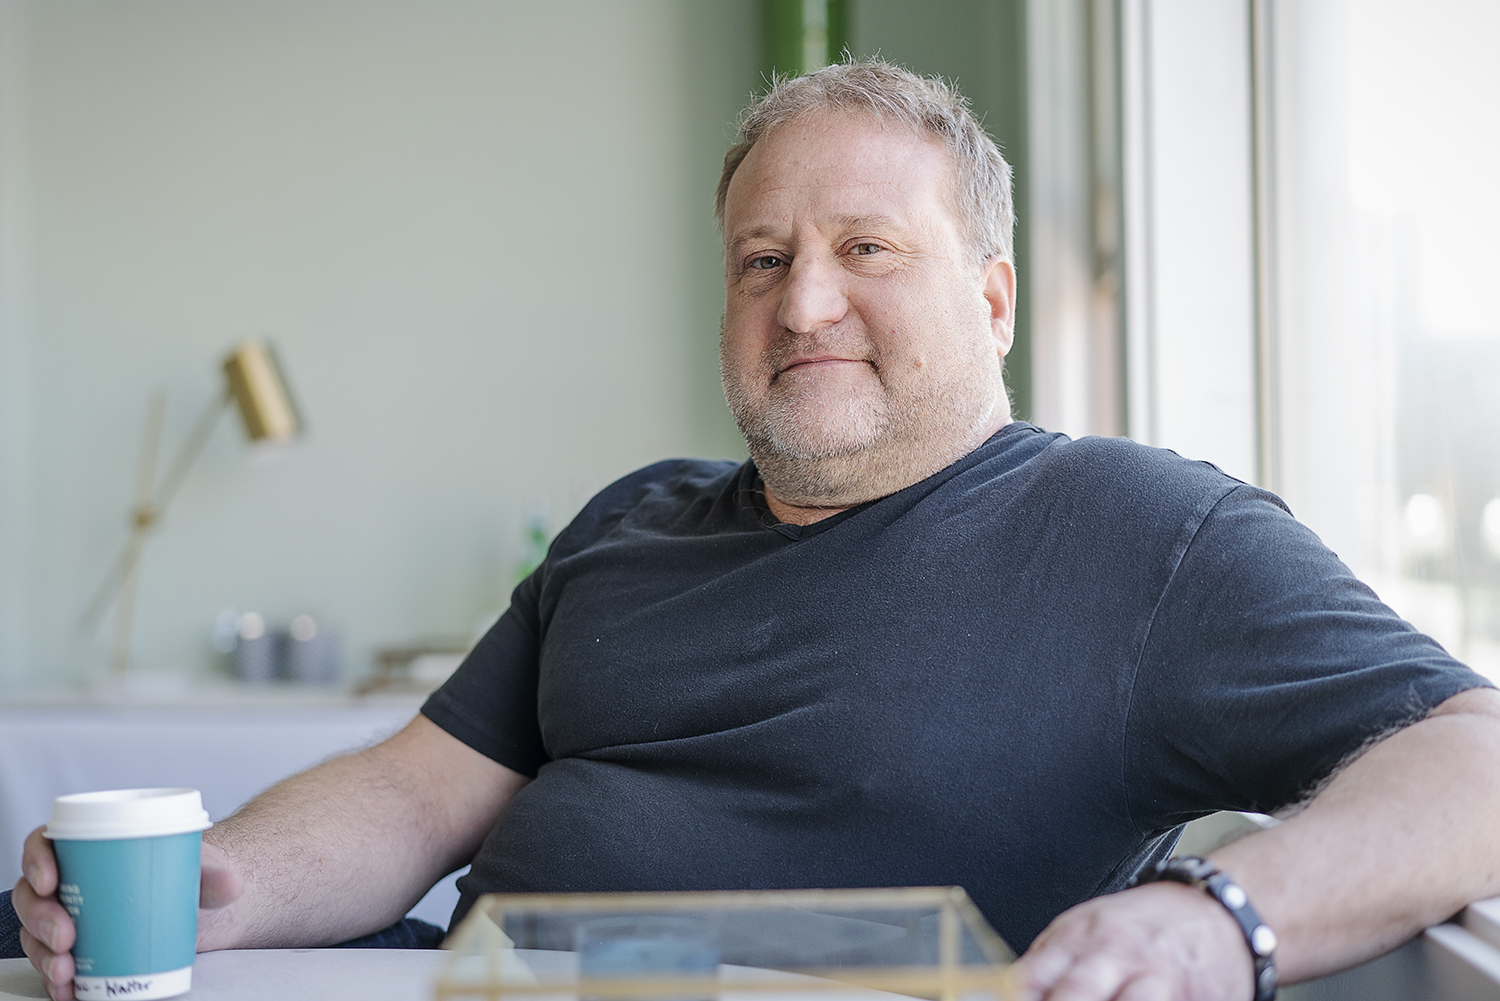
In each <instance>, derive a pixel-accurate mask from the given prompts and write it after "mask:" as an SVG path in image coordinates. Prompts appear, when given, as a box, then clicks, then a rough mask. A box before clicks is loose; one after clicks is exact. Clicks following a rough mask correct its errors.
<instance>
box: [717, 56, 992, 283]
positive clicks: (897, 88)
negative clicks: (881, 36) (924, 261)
mask: <svg viewBox="0 0 1500 1001" xmlns="http://www.w3.org/2000/svg"><path fill="white" fill-rule="evenodd" d="M823 111H831V112H838V113H841V114H864V115H871V116H873V117H875V118H877V119H881V120H891V121H895V122H899V123H900V124H902V125H905V126H907V127H909V128H910V129H911V130H912V131H913V132H915V133H917V134H919V135H924V134H925V135H930V136H932V137H933V138H934V139H937V140H938V141H939V142H941V143H942V144H943V146H944V147H945V148H946V149H947V150H948V152H949V153H950V154H951V155H952V157H953V170H954V177H955V179H956V182H957V183H956V187H955V197H956V202H957V204H956V205H955V206H954V208H955V209H956V211H957V213H958V218H959V221H960V222H961V223H962V224H963V228H964V230H965V232H964V236H965V240H966V242H967V244H968V248H969V254H970V257H972V258H973V261H974V263H975V264H982V263H983V262H984V261H986V260H988V259H990V258H992V257H1000V258H1003V259H1005V260H1007V261H1013V260H1015V257H1014V254H1013V252H1012V246H1011V231H1012V230H1013V229H1014V227H1015V221H1016V215H1015V209H1014V207H1013V206H1012V203H1011V171H1010V164H1008V163H1006V162H1005V157H1004V156H1002V155H1001V154H1000V147H998V146H996V145H995V141H994V140H993V139H991V138H990V137H989V134H988V133H987V132H985V131H984V127H983V126H982V125H980V124H979V121H978V119H976V118H975V117H974V113H973V112H972V111H970V110H969V102H968V101H967V100H966V99H965V98H964V96H963V95H962V94H960V93H959V92H958V91H957V90H955V89H954V88H953V87H951V86H949V85H948V84H946V83H944V82H943V81H942V80H941V79H938V78H936V77H920V76H917V75H916V74H915V73H912V72H910V71H908V70H904V69H902V68H901V67H899V66H895V65H892V64H891V63H888V62H885V61H884V60H881V59H871V60H866V61H861V62H852V61H851V62H846V63H840V64H838V65H836V66H826V67H824V68H823V69H820V70H816V71H815V72H812V73H809V74H807V75H806V76H799V77H781V78H778V79H776V80H773V81H772V85H771V89H770V91H769V92H768V93H767V94H766V95H765V96H764V97H761V98H759V99H757V100H755V101H752V102H751V103H750V106H749V107H747V108H746V109H745V111H744V113H743V114H741V115H740V122H739V126H740V128H739V131H740V141H739V142H738V143H736V144H735V145H734V146H733V147H732V148H731V149H730V150H729V152H728V153H726V154H724V170H723V172H722V173H721V174H720V175H719V190H718V194H717V196H716V197H715V200H714V218H715V219H717V220H718V222H719V226H720V227H721V228H722V227H723V225H724V200H725V198H726V197H727V196H728V194H729V182H730V180H731V179H732V178H733V177H734V172H735V171H736V170H738V169H739V166H740V164H741V163H743V162H744V160H745V157H746V156H748V155H749V153H750V150H751V149H753V148H754V147H755V144H756V143H758V142H760V141H761V140H762V139H764V138H765V137H766V136H768V135H770V134H771V133H772V132H774V131H775V130H776V129H778V128H780V127H782V126H783V125H790V124H791V123H792V122H794V121H796V120H798V119H799V118H802V117H803V116H805V115H810V114H815V113H817V112H823Z"/></svg>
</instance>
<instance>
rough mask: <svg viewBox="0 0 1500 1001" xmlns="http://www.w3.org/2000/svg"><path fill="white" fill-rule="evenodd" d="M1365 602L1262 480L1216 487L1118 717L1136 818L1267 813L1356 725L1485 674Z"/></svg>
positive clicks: (1391, 722) (1363, 726)
mask: <svg viewBox="0 0 1500 1001" xmlns="http://www.w3.org/2000/svg"><path fill="white" fill-rule="evenodd" d="M1487 684H1488V682H1486V681H1485V680H1484V679H1483V678H1482V677H1480V676H1479V675H1477V674H1475V673H1473V672H1472V671H1470V670H1469V669H1468V668H1466V667H1464V666H1463V665H1462V664H1460V663H1459V662H1458V661H1456V660H1454V659H1453V658H1452V657H1450V656H1449V655H1448V654H1447V652H1446V651H1444V650H1443V648H1442V647H1441V646H1439V645H1438V643H1437V642H1436V641H1434V640H1432V639H1430V638H1428V637H1427V636H1425V635H1423V634H1422V633H1420V632H1418V631H1417V630H1416V629H1415V628H1413V627H1412V626H1411V625H1410V624H1408V623H1406V622H1404V621H1403V620H1401V619H1400V618H1399V617H1398V616H1397V615H1396V614H1395V613H1394V612H1392V611H1391V610H1390V609H1389V608H1388V607H1386V606H1385V605H1384V604H1382V603H1381V601H1380V600H1379V599H1378V598H1377V597H1376V595H1375V593H1374V592H1373V591H1372V590H1370V588H1369V587H1367V586H1366V585H1365V584H1363V583H1361V582H1360V581H1359V580H1358V579H1357V578H1356V577H1355V576H1354V575H1353V573H1352V572H1351V571H1350V570H1349V569H1348V568H1347V567H1346V566H1344V564H1343V563H1342V562H1341V561H1340V560H1339V559H1338V557H1337V556H1335V555H1334V554H1333V553H1332V552H1331V551H1329V549H1328V548H1327V547H1326V546H1324V545H1323V544H1322V542H1321V541H1320V540H1319V539H1318V537H1317V536H1316V535H1315V534H1314V533H1313V532H1312V531H1311V530H1309V529H1308V528H1306V527H1305V526H1303V525H1301V524H1299V523H1298V522H1297V521H1295V520H1294V519H1293V518H1292V517H1291V515H1290V514H1288V513H1287V512H1286V510H1285V508H1284V507H1282V506H1281V504H1280V502H1279V501H1277V500H1276V499H1275V498H1274V497H1273V496H1272V495H1270V494H1266V493H1264V492H1262V491H1259V490H1256V489H1255V488H1253V487H1246V486H1241V487H1237V488H1235V489H1233V490H1231V491H1230V492H1229V493H1228V494H1226V495H1225V496H1224V497H1223V498H1222V499H1221V500H1220V501H1219V503H1218V504H1217V505H1216V506H1215V507H1214V508H1213V509H1212V510H1211V511H1210V512H1209V514H1208V516H1207V517H1206V518H1205V519H1204V521H1203V522H1202V524H1201V525H1200V526H1199V527H1198V529H1197V531H1196V533H1195V535H1194V536H1193V539H1192V541H1191V542H1190V544H1189V545H1188V546H1187V548H1186V550H1185V551H1184V554H1183V557H1182V561H1181V563H1180V564H1179V566H1178V567H1177V569H1176V571H1175V572H1174V573H1173V574H1172V577H1171V579H1170V582H1169V583H1168V585H1167V586H1166V588H1165V590H1164V591H1163V594H1162V597H1161V600H1160V603H1159V605H1158V607H1157V610H1156V613H1155V615H1154V617H1153V620H1152V623H1151V627H1150V631H1149V633H1148V636H1147V640H1146V643H1145V645H1144V647H1143V651H1142V657H1141V662H1140V664H1139V666H1138V668H1137V671H1136V678H1135V683H1134V686H1133V689H1132V693H1131V708H1130V719H1129V723H1128V726H1127V731H1126V752H1125V758H1126V782H1127V788H1128V790H1129V795H1130V812H1131V814H1132V818H1133V819H1134V821H1135V823H1136V824H1137V826H1138V827H1140V829H1142V830H1145V831H1153V830H1162V829H1164V828H1166V827H1170V826H1172V825H1175V824H1177V823H1181V822H1182V821H1184V820H1188V819H1191V818H1192V817H1195V816H1200V815H1201V814H1202V812H1203V808H1204V806H1205V805H1210V806H1213V807H1217V808H1219V809H1227V810H1253V811H1259V812H1265V813H1269V812H1271V811H1274V810H1276V809H1279V808H1281V807H1283V806H1286V805H1288V804H1290V803H1293V802H1295V801H1296V800H1297V799H1298V798H1299V797H1300V796H1302V795H1304V794H1306V793H1307V792H1308V791H1310V790H1311V789H1312V788H1313V787H1314V786H1315V785H1316V783H1318V782H1319V781H1320V780H1321V779H1323V778H1325V777H1326V776H1327V775H1328V774H1329V773H1330V772H1332V770H1333V769H1334V768H1335V767H1336V766H1337V765H1338V764H1339V762H1340V761H1342V760H1343V759H1344V758H1346V757H1347V756H1348V755H1349V754H1351V753H1352V752H1354V751H1355V750H1357V749H1358V748H1359V747H1360V746H1361V745H1363V744H1364V743H1365V742H1366V741H1368V740H1370V739H1371V738H1372V737H1376V736H1379V735H1380V734H1382V733H1385V732H1387V731H1389V730H1391V729H1393V728H1396V727H1399V726H1402V725H1404V724H1406V723H1410V722H1412V721H1414V720H1416V719H1419V718H1421V717H1422V716H1423V715H1425V714H1426V713H1427V712H1428V711H1429V710H1431V709H1432V708H1433V707H1435V706H1436V705H1437V704H1438V703H1440V702H1442V701H1443V700H1444V699H1447V698H1448V697H1450V696H1452V695H1455V694H1457V693H1459V692H1461V691H1464V690H1466V689H1470V688H1476V687H1480V686H1484V685H1487Z"/></svg>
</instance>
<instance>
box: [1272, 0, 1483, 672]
mask: <svg viewBox="0 0 1500 1001" xmlns="http://www.w3.org/2000/svg"><path fill="white" fill-rule="evenodd" d="M1275 15H1276V18H1277V20H1276V25H1275V29H1274V39H1275V52H1276V56H1275V60H1276V65H1275V81H1276V82H1275V102H1274V107H1275V116H1276V124H1275V138H1274V142H1275V149H1276V152H1275V157H1274V159H1275V162H1276V170H1275V178H1274V183H1275V200H1276V242H1275V247H1276V251H1277V267H1276V281H1277V287H1278V303H1279V305H1278V309H1277V315H1278V320H1279V336H1278V346H1279V363H1278V371H1279V379H1278V383H1277V384H1278V392H1279V399H1278V408H1277V409H1278V414H1279V431H1278V434H1277V438H1278V441H1279V446H1280V447H1279V451H1278V469H1277V475H1276V477H1275V478H1276V480H1277V484H1276V485H1277V486H1278V487H1279V488H1280V489H1281V491H1282V492H1283V494H1284V495H1285V496H1286V497H1287V499H1288V501H1289V503H1290V504H1291V506H1292V509H1293V511H1294V512H1295V513H1296V514H1297V515H1298V516H1299V517H1302V518H1303V519H1304V520H1305V521H1306V522H1307V523H1308V524H1310V525H1311V526H1312V527H1313V528H1315V529H1316V530H1317V531H1318V532H1319V533H1320V534H1321V535H1322V536H1323V537H1324V539H1325V540H1326V541H1328V543H1329V544H1330V545H1331V546H1332V547H1333V548H1334V549H1335V550H1336V551H1338V552H1339V554H1340V555H1341V556H1343V557H1344V559H1345V560H1346V561H1347V562H1348V563H1349V564H1350V565H1351V566H1352V567H1353V568H1354V570H1355V571H1356V572H1357V573H1358V574H1360V576H1361V577H1363V578H1365V579H1366V580H1368V581H1370V582H1371V583H1372V584H1373V585H1374V586H1375V588H1376V590H1377V591H1378V592H1379V593H1380V595H1381V597H1382V598H1383V599H1385V600H1386V601H1387V602H1388V603H1389V604H1391V605H1392V606H1393V607H1394V608H1395V609H1396V610H1397V611H1398V612H1399V613H1400V614H1401V615H1403V616H1404V617H1406V618H1407V619H1409V620H1410V621H1412V622H1414V623H1415V624H1416V625H1417V626H1418V627H1420V628H1421V629H1423V630H1425V631H1427V632H1429V633H1431V634H1432V635H1433V636H1435V637H1436V638H1437V639H1438V640H1440V641H1441V642H1442V643H1443V644H1444V645H1445V646H1447V647H1448V648H1449V650H1450V651H1452V652H1453V653H1454V654H1455V655H1456V656H1458V657H1460V658H1461V659H1463V660H1465V661H1467V662H1468V663H1470V664H1471V665H1472V666H1473V667H1474V668H1475V669H1476V670H1479V671H1481V672H1483V673H1485V674H1487V675H1489V676H1490V677H1491V678H1495V679H1497V680H1500V296H1497V295H1496V292H1495V288H1496V276H1497V275H1500V239H1497V234H1500V185H1497V184H1496V183H1495V178H1496V176H1497V167H1500V163H1497V161H1500V129H1497V127H1496V119H1495V110H1494V108H1495V95H1496V94H1500V60H1496V59H1495V58H1494V56H1493V53H1494V45H1495V42H1496V41H1497V40H1500V4H1496V3H1493V2H1491V0H1467V2H1466V0H1421V2H1417V0H1351V2H1347V3H1342V4H1340V3H1317V4H1300V3H1298V4H1278V5H1277V6H1276V7H1275Z"/></svg>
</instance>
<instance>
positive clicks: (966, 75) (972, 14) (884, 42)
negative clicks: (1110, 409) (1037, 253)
mask: <svg viewBox="0 0 1500 1001" xmlns="http://www.w3.org/2000/svg"><path fill="white" fill-rule="evenodd" d="M846 2H847V4H848V7H849V10H848V14H847V16H848V19H849V33H850V42H849V48H850V51H851V52H853V54H854V55H855V56H858V57H861V58H864V57H868V56H872V55H877V54H878V55H881V56H883V57H885V58H886V59H889V60H890V61H892V62H894V63H899V64H900V65H902V66H905V67H906V68H908V69H910V70H913V71H915V72H917V73H921V74H924V75H927V76H941V77H943V78H944V79H945V80H948V81H950V82H952V83H954V84H956V85H957V86H958V89H959V90H960V91H962V92H963V94H964V96H965V97H967V98H968V99H969V102H970V104H971V106H972V107H973V109H974V113H975V114H976V115H978V116H979V118H980V120H981V121H982V122H983V123H984V126H985V128H986V129H987V130H989V133H990V135H991V136H992V137H994V139H995V141H996V142H998V143H999V144H1000V148H1001V149H1002V150H1003V151H1004V153H1005V158H1006V160H1008V161H1009V162H1010V165H1011V167H1012V168H1013V169H1014V170H1015V182H1016V192H1015V193H1016V205H1017V226H1016V259H1017V260H1016V263H1017V268H1018V271H1019V283H1020V290H1019V295H1018V296H1017V316H1016V344H1015V347H1014V348H1013V349H1012V350H1011V353H1010V356H1009V357H1008V358H1007V359H1006V363H1005V368H1006V383H1007V384H1008V385H1009V387H1010V391H1011V397H1012V399H1013V401H1014V403H1015V408H1014V411H1015V414H1016V416H1017V417H1021V418H1029V417H1030V416H1031V303H1030V297H1029V295H1028V282H1029V280H1030V277H1031V272H1030V271H1029V270H1028V268H1027V266H1026V265H1027V259H1028V257H1029V254H1030V234H1031V229H1030V222H1031V220H1030V219H1029V218H1028V215H1027V212H1026V205H1027V202H1028V200H1029V193H1030V188H1029V186H1028V183H1027V180H1028V179H1027V162H1026V158H1027V148H1026V132H1027V120H1026V0H922V2H920V3H914V2H912V0H846Z"/></svg>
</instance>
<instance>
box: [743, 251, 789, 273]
mask: <svg viewBox="0 0 1500 1001" xmlns="http://www.w3.org/2000/svg"><path fill="white" fill-rule="evenodd" d="M785 263H786V262H785V261H783V260H782V259H781V258H779V257H777V256H776V255H775V254H762V255H761V256H759V257H752V258H750V266H751V267H752V268H755V269H756V270H757V271H770V270H772V269H773V268H779V267H781V266H782V265H783V264H785Z"/></svg>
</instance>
